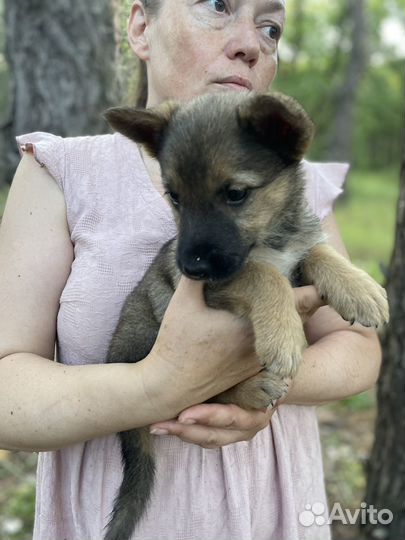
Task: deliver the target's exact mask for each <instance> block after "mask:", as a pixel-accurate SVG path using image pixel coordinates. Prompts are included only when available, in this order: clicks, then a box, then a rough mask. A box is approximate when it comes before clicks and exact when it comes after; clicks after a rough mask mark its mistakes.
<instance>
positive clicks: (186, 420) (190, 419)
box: [179, 418, 197, 424]
mask: <svg viewBox="0 0 405 540" xmlns="http://www.w3.org/2000/svg"><path fill="white" fill-rule="evenodd" d="M179 422H180V424H196V423H197V420H194V418H185V419H184V420H179Z"/></svg>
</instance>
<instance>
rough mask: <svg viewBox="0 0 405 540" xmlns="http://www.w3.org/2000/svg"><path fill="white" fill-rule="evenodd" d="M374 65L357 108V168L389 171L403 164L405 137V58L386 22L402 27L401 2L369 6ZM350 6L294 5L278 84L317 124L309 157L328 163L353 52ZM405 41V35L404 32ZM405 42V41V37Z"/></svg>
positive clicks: (295, 1) (314, 1)
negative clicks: (389, 38) (390, 36)
mask: <svg viewBox="0 0 405 540" xmlns="http://www.w3.org/2000/svg"><path fill="white" fill-rule="evenodd" d="M365 5H366V10H367V11H366V17H367V27H368V32H369V35H368V53H369V59H370V62H369V66H368V69H367V70H366V72H365V74H364V77H363V80H362V84H361V87H360V89H359V94H358V99H357V106H356V111H355V126H354V143H353V164H354V165H355V166H356V167H358V168H363V169H371V168H375V167H379V168H386V167H390V166H392V165H393V164H398V166H399V164H400V160H401V156H402V144H403V137H404V131H403V130H404V125H403V122H404V120H403V119H404V95H405V81H404V63H405V58H404V54H403V53H402V54H399V53H398V51H397V50H396V48H395V47H393V46H392V45H390V44H389V43H387V41H386V39H385V40H384V39H383V33H382V28H383V25H384V24H385V23H386V22H387V21H389V20H390V21H398V22H399V23H401V21H402V23H403V24H402V26H404V25H405V9H404V7H405V2H404V0H386V1H385V2H380V1H378V0H370V1H368V2H366V3H365ZM346 7H347V2H346V1H345V2H328V1H327V0H291V1H289V2H288V6H287V24H286V31H285V34H284V36H283V38H282V41H281V46H280V68H279V74H278V78H277V80H276V81H275V84H274V85H273V87H274V88H275V89H278V90H281V91H283V92H286V93H288V94H290V95H292V96H294V97H296V98H297V99H298V100H299V101H300V102H302V104H303V105H304V106H305V108H306V109H307V111H308V112H309V114H310V115H311V117H312V118H313V120H314V122H315V125H316V127H317V135H316V137H315V140H314V143H313V146H312V149H311V154H310V157H311V158H312V159H317V160H323V159H324V156H325V152H326V151H327V150H328V134H329V131H330V125H331V122H333V121H334V119H335V117H336V112H337V111H336V110H335V107H336V105H335V96H336V93H337V91H338V89H339V88H340V86H341V84H342V81H343V80H344V79H343V77H344V73H345V68H346V66H347V63H348V61H349V60H350V55H351V41H350V32H351V25H350V20H348V19H347V18H346V17H345V15H346V12H345V10H346ZM404 36H405V33H404ZM404 39H405V38H404V37H403V40H404Z"/></svg>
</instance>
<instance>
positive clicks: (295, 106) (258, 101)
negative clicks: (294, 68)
mask: <svg viewBox="0 0 405 540" xmlns="http://www.w3.org/2000/svg"><path fill="white" fill-rule="evenodd" d="M238 122H239V125H240V127H241V128H242V129H244V130H247V131H248V132H251V133H253V134H254V135H255V136H256V137H258V138H259V139H260V141H261V142H262V143H263V144H264V145H265V146H268V147H269V148H271V149H272V150H274V151H275V152H277V153H278V154H279V155H280V156H281V157H282V158H283V159H284V160H285V161H287V162H293V161H300V160H301V159H302V158H303V157H304V154H305V152H306V151H307V149H308V148H309V145H310V143H311V141H312V137H313V134H314V125H313V123H312V121H311V119H310V118H309V116H308V115H307V113H306V112H305V111H304V109H303V108H302V107H301V105H300V104H299V103H298V102H297V101H295V99H293V98H291V97H288V96H285V95H283V94H280V93H277V92H274V93H271V94H263V95H256V96H253V97H252V98H250V99H248V100H247V101H246V102H243V103H242V104H241V105H239V107H238Z"/></svg>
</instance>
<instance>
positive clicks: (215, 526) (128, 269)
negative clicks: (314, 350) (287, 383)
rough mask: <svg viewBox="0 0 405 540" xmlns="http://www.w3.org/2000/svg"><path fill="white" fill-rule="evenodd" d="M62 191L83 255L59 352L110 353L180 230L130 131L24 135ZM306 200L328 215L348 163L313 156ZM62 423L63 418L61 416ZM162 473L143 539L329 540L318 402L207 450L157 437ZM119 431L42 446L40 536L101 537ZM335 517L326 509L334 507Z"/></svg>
mask: <svg viewBox="0 0 405 540" xmlns="http://www.w3.org/2000/svg"><path fill="white" fill-rule="evenodd" d="M17 142H18V144H19V146H20V149H21V152H22V151H23V150H24V148H25V149H30V150H32V151H33V152H34V155H35V157H36V159H37V161H38V162H39V163H41V165H43V166H44V167H46V168H47V170H48V171H49V172H50V174H51V175H52V176H53V177H54V178H55V180H56V182H57V183H58V185H59V186H60V188H61V190H62V191H63V193H64V197H65V200H66V207H67V220H68V226H69V230H70V235H71V240H72V243H73V245H74V262H73V264H72V269H71V273H70V275H69V278H68V280H67V282H66V286H65V288H64V290H63V292H62V295H61V298H60V309H59V313H58V320H57V356H58V360H59V362H62V363H64V364H68V365H76V364H95V363H101V362H104V361H105V357H106V353H107V348H108V344H109V341H110V338H111V336H112V333H113V331H114V329H115V326H116V323H117V321H118V317H119V314H120V310H121V307H122V304H123V302H124V300H125V298H126V296H127V295H128V293H129V292H130V291H131V290H132V289H133V287H134V286H135V285H136V283H137V282H138V281H139V280H140V279H141V278H142V276H143V274H144V272H145V271H146V269H147V268H148V266H149V265H150V264H151V262H152V260H153V258H154V256H155V255H156V254H157V252H158V250H159V248H160V247H161V246H162V245H163V243H164V242H165V241H167V240H168V239H170V238H172V237H173V236H174V235H175V233H176V228H175V224H174V221H173V218H172V214H171V210H170V207H169V205H168V203H167V202H166V200H165V199H164V198H163V197H162V196H161V195H160V194H159V193H158V191H157V190H156V188H155V187H154V186H153V184H152V183H151V180H150V178H149V176H148V173H147V171H146V169H145V166H144V163H143V161H142V158H141V156H140V153H139V150H138V147H137V145H136V144H135V143H133V142H132V141H130V140H129V139H127V138H125V137H124V136H122V135H120V134H114V135H101V136H93V137H75V138H66V139H63V138H61V137H57V136H54V135H50V134H47V133H40V132H37V133H31V134H27V135H22V136H20V137H17ZM304 167H305V175H306V185H307V199H308V203H309V204H310V206H311V207H312V209H313V210H314V211H315V213H316V214H317V215H318V216H319V217H320V218H321V219H324V218H325V217H326V216H327V215H328V214H329V212H330V211H331V208H332V204H333V201H334V200H335V199H336V197H337V196H338V195H339V194H340V193H341V191H342V189H341V186H342V184H343V182H344V179H345V176H346V173H347V169H348V166H347V165H345V164H336V163H335V164H315V163H309V162H305V164H304ZM61 422H63V418H61ZM154 445H155V454H156V461H157V475H156V478H157V481H156V485H155V490H154V493H153V497H152V500H151V503H150V505H149V507H148V510H147V512H146V514H145V515H144V517H143V519H142V521H141V522H140V523H139V525H138V527H137V529H136V531H135V533H134V535H133V537H132V538H133V540H304V539H308V540H317V539H319V540H328V539H329V538H330V531H329V527H328V525H322V526H319V525H316V523H314V524H313V525H311V526H306V525H307V523H308V521H305V524H304V525H301V524H300V521H299V514H300V513H301V512H303V511H304V510H306V507H307V505H313V504H314V503H323V504H324V505H325V507H326V505H327V503H326V496H325V488H324V478H323V469H322V455H321V448H320V442H319V434H318V426H317V419H316V412H315V408H314V407H302V406H293V405H282V406H280V407H279V408H278V409H277V411H276V412H275V413H274V415H273V418H272V421H271V425H270V426H269V427H267V428H266V429H264V430H262V431H260V432H259V433H258V434H257V435H256V436H255V437H254V438H253V439H252V440H251V441H249V442H239V443H236V444H232V445H229V446H225V447H223V448H219V449H213V450H212V449H203V448H200V447H199V446H196V445H192V444H187V443H184V442H182V441H181V440H179V439H177V438H176V437H173V436H159V437H154ZM121 470H122V469H121V460H120V448H119V443H118V438H117V437H116V435H111V436H107V437H102V438H99V439H95V440H91V441H88V442H85V443H80V444H75V445H73V446H71V447H68V448H64V449H62V450H58V451H54V452H43V453H40V455H39V463H38V471H37V496H36V517H35V526H34V534H33V538H34V540H65V539H66V540H101V539H102V538H103V528H104V527H105V525H106V524H107V522H108V519H109V514H110V512H111V510H112V505H113V500H114V497H115V495H116V492H117V489H118V487H119V485H120V483H121V478H122V472H121ZM325 516H326V513H325Z"/></svg>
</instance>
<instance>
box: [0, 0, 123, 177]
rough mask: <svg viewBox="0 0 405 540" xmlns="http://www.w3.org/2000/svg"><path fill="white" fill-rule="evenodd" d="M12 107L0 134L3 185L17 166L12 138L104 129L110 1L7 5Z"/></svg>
mask: <svg viewBox="0 0 405 540" xmlns="http://www.w3.org/2000/svg"><path fill="white" fill-rule="evenodd" d="M5 23H6V58H7V62H8V64H9V67H10V75H11V88H10V94H11V100H10V101H11V106H10V110H9V115H8V120H7V121H6V122H5V125H3V126H2V127H1V130H0V137H1V140H0V142H1V143H2V149H1V153H0V160H2V161H1V162H0V183H1V180H3V181H10V180H11V177H12V174H13V172H14V170H15V167H16V165H17V163H18V159H19V157H18V152H17V149H16V145H15V141H14V137H15V135H17V134H22V133H26V132H30V131H49V132H51V133H55V134H58V135H62V136H75V135H84V134H96V133H102V132H105V131H107V125H106V123H105V122H104V120H103V119H102V117H101V113H102V112H103V110H104V109H105V108H106V107H108V106H110V105H111V104H112V103H113V102H114V96H115V76H114V57H115V33H114V17H113V10H112V3H111V0H86V1H83V0H70V1H69V2H66V0H32V1H30V2H27V1H26V0H6V2H5Z"/></svg>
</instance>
